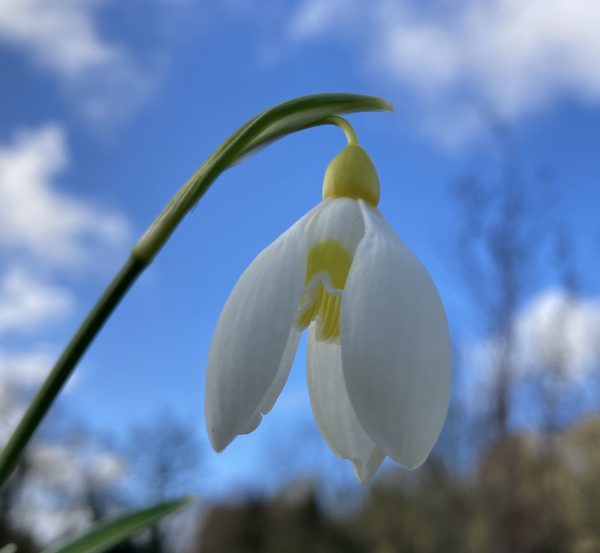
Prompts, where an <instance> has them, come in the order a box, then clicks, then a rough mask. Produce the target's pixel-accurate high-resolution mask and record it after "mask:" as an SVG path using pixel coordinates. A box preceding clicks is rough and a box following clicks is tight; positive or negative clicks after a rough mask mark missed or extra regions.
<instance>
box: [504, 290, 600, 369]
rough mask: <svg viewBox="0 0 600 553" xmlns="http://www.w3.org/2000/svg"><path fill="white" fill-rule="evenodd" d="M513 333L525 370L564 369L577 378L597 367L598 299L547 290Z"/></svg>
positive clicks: (599, 357) (599, 359) (599, 338)
mask: <svg viewBox="0 0 600 553" xmlns="http://www.w3.org/2000/svg"><path fill="white" fill-rule="evenodd" d="M515 330H516V336H517V344H518V350H519V352H520V356H521V358H522V364H523V366H524V367H525V370H533V371H538V372H539V371H543V370H545V369H547V368H548V367H553V366H554V367H555V366H563V368H564V369H565V370H566V371H567V375H566V376H570V377H573V378H577V377H580V376H584V375H586V374H588V373H589V372H590V371H592V370H594V369H598V368H600V300H599V299H580V298H577V297H574V296H569V295H567V294H566V293H565V292H564V291H562V290H549V291H547V292H545V293H543V294H541V295H540V296H538V297H537V298H536V299H535V300H534V301H533V302H531V304H530V305H529V306H528V307H527V308H526V309H525V310H524V311H523V313H521V315H520V317H519V319H518V321H517V323H516V325H515Z"/></svg>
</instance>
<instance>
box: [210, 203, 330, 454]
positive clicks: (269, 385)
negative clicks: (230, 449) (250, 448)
mask: <svg viewBox="0 0 600 553" xmlns="http://www.w3.org/2000/svg"><path fill="white" fill-rule="evenodd" d="M319 208H320V206H317V208H315V210H318V209H319ZM315 210H312V211H311V212H309V213H308V214H307V215H305V216H304V217H303V218H302V219H300V221H298V222H297V223H296V224H295V225H293V226H292V227H291V228H289V229H288V230H287V231H286V232H285V233H284V234H282V235H281V236H280V237H279V238H278V239H277V240H276V241H275V242H273V244H271V245H270V246H269V247H267V248H266V249H265V250H263V251H262V252H261V253H260V254H259V255H258V257H257V258H256V259H255V260H254V261H253V262H252V264H251V265H250V266H249V267H248V269H246V271H245V272H244V274H243V275H242V276H241V277H240V279H239V280H238V282H237V284H236V285H235V288H234V289H233V291H232V292H231V295H230V296H229V299H228V300H227V303H226V304H225V307H224V308H223V312H222V313H221V317H220V319H219V322H218V324H217V329H216V331H215V334H214V337H213V340H212V344H211V349H210V354H209V358H208V366H207V369H206V401H205V412H206V425H207V428H208V434H209V437H210V440H211V443H212V445H213V447H214V448H215V449H216V450H217V451H221V450H222V449H224V448H225V447H226V446H227V444H229V442H231V440H233V438H235V436H236V435H238V434H244V433H248V432H250V431H252V430H254V428H256V426H258V424H259V423H260V418H261V417H260V414H259V411H262V412H267V411H268V410H269V409H270V408H271V407H272V406H273V404H274V402H275V400H276V397H277V395H279V392H280V391H281V388H282V387H283V384H284V383H285V380H286V378H287V374H288V373H289V369H290V367H291V363H292V360H293V354H294V352H295V347H296V346H297V337H295V336H294V335H295V332H292V333H291V334H290V330H291V328H292V325H293V321H294V317H295V314H296V311H297V308H298V304H299V301H300V296H301V295H302V292H303V289H304V279H305V271H306V242H305V238H304V227H305V225H306V222H307V221H308V220H309V218H310V217H311V215H312V214H313V213H314V212H315Z"/></svg>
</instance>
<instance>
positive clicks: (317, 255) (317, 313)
mask: <svg viewBox="0 0 600 553" xmlns="http://www.w3.org/2000/svg"><path fill="white" fill-rule="evenodd" d="M350 265H352V256H351V255H350V254H349V253H348V251H347V250H346V249H345V248H344V247H343V246H342V244H340V242H338V241H337V240H324V241H323V242H319V243H318V244H315V245H314V246H313V247H312V248H310V250H309V251H308V258H307V262H306V278H305V285H306V286H307V290H306V291H305V292H304V295H303V297H302V300H301V303H300V313H299V315H298V317H297V318H296V327H297V328H298V330H304V329H305V328H306V327H307V326H308V325H309V324H310V323H311V322H312V321H313V320H314V321H316V324H317V328H316V330H317V339H319V340H323V341H332V340H335V339H336V338H339V335H340V306H341V303H342V297H341V294H342V291H343V289H344V286H345V285H346V279H347V278H348V273H349V271H350ZM316 279H318V280H319V282H318V283H315V282H314V281H315V280H316ZM311 285H312V286H311ZM328 290H329V291H328ZM331 292H335V293H331Z"/></svg>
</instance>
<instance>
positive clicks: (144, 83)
mask: <svg viewBox="0 0 600 553" xmlns="http://www.w3.org/2000/svg"><path fill="white" fill-rule="evenodd" d="M99 4H100V3H99V2H98V1H81V0H2V2H0V43H2V42H3V43H5V44H8V45H10V46H12V47H13V48H16V49H18V50H20V51H22V52H24V53H25V55H26V56H27V57H28V58H29V59H31V60H32V61H33V62H34V63H35V64H37V65H38V66H39V67H41V68H43V69H45V70H47V71H48V72H50V73H52V74H54V75H55V76H57V77H58V78H59V79H60V81H61V82H62V83H63V84H65V85H66V87H67V90H68V91H69V92H70V94H69V96H70V98H71V99H72V100H73V102H74V103H75V105H77V106H78V107H79V108H80V109H81V110H82V111H83V112H84V114H85V115H87V116H88V117H90V118H91V119H92V120H94V121H95V122H97V123H100V124H106V123H108V122H115V121H118V120H121V119H122V118H124V117H126V116H128V115H130V114H131V113H132V112H134V111H135V109H136V108H137V107H139V105H140V104H141V103H142V102H143V101H144V99H145V98H146V97H147V95H148V94H149V92H150V90H151V89H152V87H153V80H154V78H153V77H152V76H151V75H150V74H147V73H144V72H143V71H142V70H141V68H140V67H139V64H137V63H135V62H134V61H133V59H132V57H131V55H129V53H128V52H127V51H126V50H125V49H124V48H122V47H120V46H118V45H116V44H113V43H111V42H110V41H108V40H106V39H105V38H103V37H102V36H101V35H100V33H99V32H98V30H97V27H96V24H95V14H94V11H95V10H96V8H97V7H98V5H99Z"/></svg>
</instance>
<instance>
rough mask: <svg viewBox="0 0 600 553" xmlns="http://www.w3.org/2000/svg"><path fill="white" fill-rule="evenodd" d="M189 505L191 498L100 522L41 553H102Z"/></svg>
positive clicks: (168, 502)
mask: <svg viewBox="0 0 600 553" xmlns="http://www.w3.org/2000/svg"><path fill="white" fill-rule="evenodd" d="M190 502H191V498H189V497H184V498H182V499H178V500H175V501H167V502H165V503H159V504H157V505H154V506H152V507H148V508H146V509H142V510H140V511H135V512H133V513H128V514H126V515H124V516H122V517H119V518H116V519H114V520H109V521H103V522H100V523H98V524H97V525H96V526H94V527H93V528H91V529H90V530H89V531H88V532H86V533H85V534H83V535H81V536H78V537H76V538H74V539H72V540H69V541H65V542H61V543H59V544H57V545H54V546H51V547H49V548H48V549H45V550H44V551H43V552H42V553H102V552H103V551H106V550H107V549H109V548H110V547H112V546H113V545H116V544H117V543H119V542H121V541H123V540H126V539H127V538H129V537H131V536H133V535H134V534H136V533H137V532H140V531H142V530H145V529H146V528H149V527H151V526H153V525H154V524H156V523H157V522H159V521H160V520H161V519H162V518H163V517H165V516H167V515H170V514H172V513H174V512H175V511H178V510H179V509H181V508H182V507H184V506H186V505H188V504H189V503H190Z"/></svg>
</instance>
